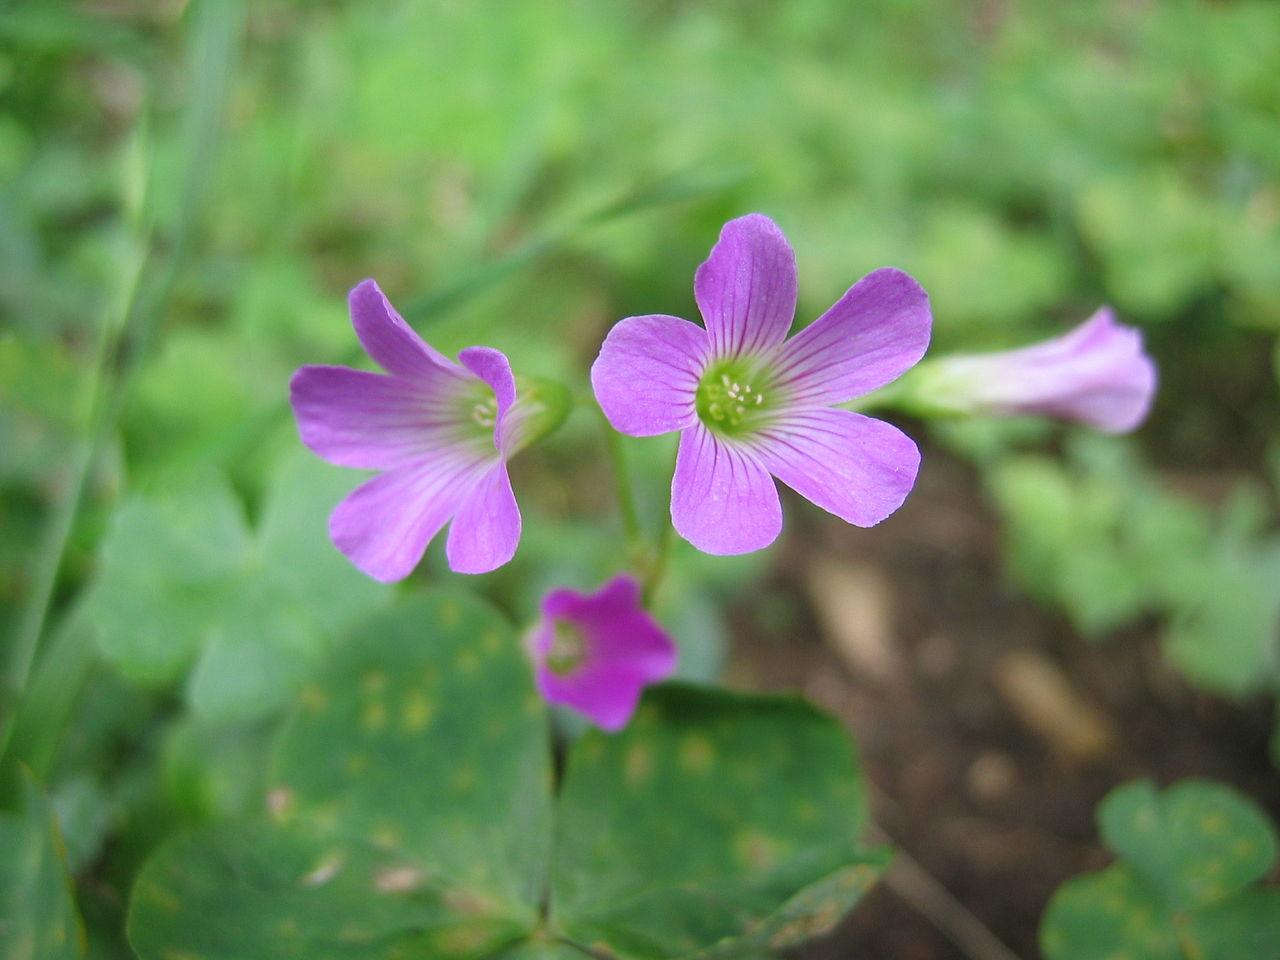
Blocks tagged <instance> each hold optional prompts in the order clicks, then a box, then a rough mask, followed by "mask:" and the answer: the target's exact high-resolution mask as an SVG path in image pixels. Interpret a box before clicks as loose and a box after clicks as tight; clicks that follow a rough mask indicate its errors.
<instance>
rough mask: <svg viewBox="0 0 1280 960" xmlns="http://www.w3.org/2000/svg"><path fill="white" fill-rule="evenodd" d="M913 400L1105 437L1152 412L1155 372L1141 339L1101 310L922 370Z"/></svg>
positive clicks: (936, 407) (937, 407) (930, 406)
mask: <svg viewBox="0 0 1280 960" xmlns="http://www.w3.org/2000/svg"><path fill="white" fill-rule="evenodd" d="M913 377H915V378H918V380H917V382H916V383H915V384H914V390H913V391H910V392H909V395H910V397H911V399H912V400H914V401H918V402H919V403H920V404H921V405H922V406H923V407H924V408H928V409H934V410H940V411H944V412H954V413H993V414H1039V415H1041V416H1045V417H1054V418H1057V419H1060V420H1075V421H1078V422H1080V423H1085V424H1088V425H1089V426H1091V427H1094V428H1095V429H1098V430H1101V431H1103V432H1105V433H1125V432H1127V431H1129V430H1132V429H1134V428H1135V427H1137V426H1138V424H1140V423H1141V422H1142V421H1143V420H1144V419H1146V416H1147V412H1148V411H1149V410H1150V409H1151V401H1152V399H1153V398H1154V396H1155V391H1156V367H1155V364H1154V363H1153V362H1152V360H1151V358H1150V357H1149V356H1147V354H1146V353H1145V352H1144V350H1143V347H1142V334H1141V333H1140V332H1138V331H1137V330H1135V329H1134V328H1133V327H1126V326H1124V325H1123V324H1120V323H1117V322H1116V318H1115V314H1114V313H1113V312H1112V311H1111V308H1110V307H1102V308H1101V309H1100V310H1098V311H1097V312H1096V313H1094V315H1093V316H1092V317H1090V318H1089V319H1088V320H1086V321H1085V322H1084V323H1082V324H1080V326H1078V327H1076V328H1075V329H1074V330H1072V331H1070V332H1069V333H1065V334H1063V335H1062V336H1060V337H1055V338H1054V339H1052V340H1046V341H1045V342H1044V343H1037V344H1034V345H1032V346H1029V347H1022V348H1021V349H1018V350H1007V351H1004V352H1002V353H988V354H973V355H968V356H956V357H946V358H944V359H941V360H938V361H936V362H934V363H930V364H928V365H921V367H920V369H919V370H918V371H917V372H916V374H913Z"/></svg>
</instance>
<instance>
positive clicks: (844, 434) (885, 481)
mask: <svg viewBox="0 0 1280 960" xmlns="http://www.w3.org/2000/svg"><path fill="white" fill-rule="evenodd" d="M755 449H756V452H757V454H758V455H759V457H760V459H761V460H762V461H763V462H764V464H765V466H767V467H768V469H769V472H770V473H772V474H773V475H774V476H775V477H777V478H778V479H779V480H781V481H782V482H783V483H785V484H786V485H787V486H789V487H790V488H791V489H792V490H794V491H796V493H798V494H800V495H801V496H802V497H805V498H806V499H808V500H810V501H812V502H813V503H816V504H817V505H818V506H820V507H822V509H824V510H826V511H828V512H830V513H834V514H835V515H836V516H837V517H840V518H841V519H842V520H846V521H848V522H849V523H852V524H854V525H855V526H859V527H870V526H874V525H875V524H877V523H879V522H880V521H881V520H883V519H884V518H885V517H887V516H889V514H891V513H893V511H895V510H897V509H898V507H900V506H902V502H903V501H904V500H906V498H907V494H909V493H910V492H911V488H912V486H913V485H914V484H915V480H916V472H917V470H918V469H919V467H920V451H919V450H918V449H917V448H916V445H915V443H913V442H912V440H911V438H910V437H908V436H907V435H906V434H904V433H903V432H902V431H901V430H899V429H898V428H897V427H894V426H891V425H890V424H887V423H885V422H883V421H881V420H873V419H872V418H870V417H864V416H863V415H862V414H859V413H852V412H850V411H848V410H834V409H828V408H814V409H810V410H801V411H795V412H793V413H790V414H787V415H786V416H785V417H783V418H782V419H781V420H779V421H778V422H777V423H775V424H771V425H770V426H769V427H768V428H767V429H764V430H762V431H761V433H760V438H759V441H758V443H757V446H756V448H755Z"/></svg>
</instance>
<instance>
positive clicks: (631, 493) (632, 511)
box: [596, 407, 644, 549]
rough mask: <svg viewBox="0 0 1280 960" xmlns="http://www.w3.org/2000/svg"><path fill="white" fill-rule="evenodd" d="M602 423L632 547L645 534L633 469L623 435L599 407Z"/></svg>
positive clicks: (639, 543) (619, 507) (624, 527)
mask: <svg viewBox="0 0 1280 960" xmlns="http://www.w3.org/2000/svg"><path fill="white" fill-rule="evenodd" d="M596 409H597V410H598V411H599V412H600V423H601V425H602V426H603V428H604V439H605V445H606V446H607V447H608V449H609V459H610V460H611V461H612V463H613V482H614V489H615V490H616V491H617V494H618V512H619V513H620V514H621V515H622V529H623V532H624V533H625V534H626V535H627V542H628V543H629V544H630V545H631V547H632V549H635V548H638V547H639V546H641V544H642V542H643V539H644V536H643V534H642V533H641V532H640V511H639V510H638V509H637V507H636V493H635V488H633V487H632V485H631V469H630V466H629V465H628V463H627V451H626V448H625V447H623V445H622V435H621V434H619V433H618V431H617V430H614V429H613V427H612V426H611V425H610V424H609V421H608V420H607V419H606V418H605V415H604V411H603V410H600V408H599V407H596Z"/></svg>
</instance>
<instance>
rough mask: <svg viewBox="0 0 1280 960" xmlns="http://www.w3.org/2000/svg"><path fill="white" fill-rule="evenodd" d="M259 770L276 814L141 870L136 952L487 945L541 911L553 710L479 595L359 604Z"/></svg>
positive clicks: (235, 954)
mask: <svg viewBox="0 0 1280 960" xmlns="http://www.w3.org/2000/svg"><path fill="white" fill-rule="evenodd" d="M270 782H271V784H272V786H271V789H270V792H269V794H268V806H269V811H270V815H269V816H268V817H265V818H263V819H259V820H254V821H250V822H248V823H240V824H230V825H226V824H224V825H220V826H217V827H213V828H209V829H207V830H204V831H201V832H197V833H194V834H187V835H184V836H181V837H178V838H177V839H175V840H174V841H172V842H171V843H170V844H169V845H167V846H166V847H165V848H163V849H162V851H161V852H160V853H159V854H158V855H157V856H156V857H155V858H154V859H153V860H152V861H151V862H150V863H149V864H148V865H147V866H146V867H145V868H144V869H143V871H142V873H141V875H140V877H139V879H138V882H137V884H136V886H135V890H134V897H133V902H132V906H131V911H130V921H129V932H130V939H131V941H132V942H133V944H134V947H135V949H137V951H138V952H139V954H140V955H141V956H142V957H144V958H161V957H169V956H173V955H178V956H192V957H199V958H201V960H243V958H244V957H248V956H252V957H254V958H255V960H275V958H281V960H284V958H289V960H293V958H297V960H303V958H306V960H313V958H316V957H321V956H323V957H334V958H351V960H356V958H361V960H364V958H387V960H392V958H396V957H417V956H421V957H435V956H449V957H471V956H490V955H493V954H494V953H495V952H497V951H498V950H499V948H501V947H503V946H504V945H506V944H510V943H513V942H515V941H518V940H519V939H520V938H521V937H523V936H524V935H526V934H528V933H529V932H531V931H532V930H533V929H534V927H535V926H536V924H537V921H538V908H539V902H540V898H541V892H542V886H543V879H544V877H545V873H546V861H547V857H548V851H549V846H550V835H551V830H550V746H549V744H548V740H547V725H546V718H545V713H544V711H543V708H542V705H541V701H540V700H538V698H537V696H536V694H535V693H534V690H533V685H532V681H531V679H530V674H529V669H528V666H527V663H526V661H525V657H524V653H523V651H522V650H521V648H520V645H519V643H518V642H517V640H516V638H515V637H514V635H513V633H512V631H511V629H510V628H509V627H508V626H507V625H506V624H505V623H504V621H503V620H502V619H501V618H500V617H499V616H498V615H497V614H496V613H495V612H493V611H492V610H490V609H489V608H487V607H486V606H484V605H482V604H480V603H479V602H477V601H472V600H467V599H465V598H463V597H447V596H437V597H430V598H416V599H414V600H411V601H409V602H406V603H404V604H403V605H401V606H399V607H397V608H394V609H392V610H389V611H385V612H383V613H382V614H380V615H378V616H376V617H373V618H371V619H369V620H368V621H366V622H365V623H364V624H363V626H362V627H361V628H359V629H358V630H356V631H355V632H354V633H353V634H352V635H351V636H350V638H349V639H348V640H347V642H346V643H344V644H342V645H341V646H340V647H339V648H338V649H337V651H336V652H335V656H334V658H333V660H332V661H331V663H330V664H329V665H328V666H327V668H326V669H325V670H324V671H323V672H322V674H321V675H320V676H319V677H318V678H317V679H315V680H314V681H313V682H311V683H309V684H308V685H306V686H305V687H304V689H303V690H302V692H301V695H300V703H299V706H298V708H297V710H296V711H295V713H294V714H293V715H292V716H291V718H290V720H289V722H288V724H287V725H286V728H285V730H284V732H283V735H282V738H281V742H280V745H279V748H278V752H277V757H276V760H275V763H274V768H273V771H272V774H271V778H270Z"/></svg>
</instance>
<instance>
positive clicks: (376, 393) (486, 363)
mask: <svg viewBox="0 0 1280 960" xmlns="http://www.w3.org/2000/svg"><path fill="white" fill-rule="evenodd" d="M349 303H350V307H351V322H352V325H353V326H354V327H355V331H356V336H357V337H358V338H359V339H360V343H361V345H363V347H364V349H365V351H366V352H367V353H368V354H369V356H370V357H372V358H373V359H374V360H375V361H376V362H377V363H378V365H379V366H381V367H382V368H383V369H384V370H385V371H386V374H385V375H384V374H379V373H369V372H366V371H363V370H353V369H351V368H349V367H327V366H309V367H303V368H302V369H300V370H299V371H298V372H297V373H296V374H294V376H293V379H292V381H290V384H289V390H290V399H291V401H292V404H293V413H294V416H295V418H296V419H297V422H298V431H299V433H300V434H301V436H302V442H303V443H305V444H306V445H307V446H308V447H310V448H311V450H312V451H313V452H315V453H316V454H317V455H318V456H320V457H322V458H323V459H325V460H328V461H329V462H330V463H334V464H337V465H339V466H343V467H356V468H360V469H365V470H380V471H382V472H381V473H380V474H379V475H378V476H376V477H374V478H373V479H372V480H369V481H367V482H366V483H364V484H362V485H361V486H359V487H357V488H356V489H355V490H354V491H353V492H352V493H351V494H350V495H349V496H348V497H347V498H346V499H345V500H343V501H342V502H341V503H339V504H338V506H337V507H336V508H335V509H334V511H333V513H332V514H331V515H330V517H329V536H330V537H331V538H332V540H333V543H334V545H335V546H336V547H337V548H338V549H339V550H341V551H342V552H343V553H344V554H346V556H347V557H348V558H349V559H350V560H351V562H352V563H354V564H355V565H356V566H357V567H359V568H360V569H361V570H362V571H364V572H365V573H367V574H368V575H369V576H371V577H373V578H375V579H377V580H383V581H394V580H400V579H403V578H404V577H406V576H408V575H409V574H410V573H411V572H412V571H413V568H414V567H415V566H417V564H418V561H420V560H421V559H422V554H423V552H424V551H425V550H426V549H427V544H428V543H429V542H430V541H431V538H432V537H434V536H435V535H436V534H437V533H438V532H439V531H440V530H441V528H443V527H444V525H445V524H446V523H449V522H450V521H451V520H452V525H451V526H450V528H449V539H448V541H447V542H446V553H447V556H448V559H449V566H450V568H451V569H453V570H455V571H456V572H458V573H486V572H488V571H489V570H493V569H495V568H496V567H500V566H502V565H503V564H504V563H506V562H507V561H508V560H510V559H511V557H512V556H513V555H514V554H515V550H516V544H517V543H518V542H519V540H520V510H519V508H518V507H517V506H516V499H515V494H514V493H513V492H512V490H511V480H510V478H509V477H508V476H507V460H508V459H509V458H510V457H511V456H512V455H514V454H515V453H516V452H517V451H518V450H519V449H520V448H521V447H522V446H523V445H524V443H525V439H526V432H525V431H524V430H523V429H522V425H523V424H524V423H525V421H526V420H527V415H528V412H529V411H528V408H527V407H524V406H522V405H521V403H520V402H519V401H518V400H517V398H516V384H515V379H514V377H513V376H512V373H511V365H510V364H509V363H508V362H507V358H506V356H504V355H503V354H502V353H501V352H500V351H498V350H494V349H492V348H490V347H468V348H467V349H466V350H463V351H462V352H461V353H460V354H459V355H458V359H459V360H460V361H461V363H460V364H459V363H454V362H453V361H451V360H449V359H448V358H447V357H445V356H444V355H443V354H441V353H440V352H439V351H437V350H435V349H434V348H432V347H431V346H430V345H428V344H427V343H426V342H425V341H424V340H423V339H422V338H421V337H419V336H418V335H417V333H415V332H414V331H413V329H412V328H411V327H410V326H409V325H408V324H407V323H405V321H404V319H403V318H402V317H401V316H400V314H398V313H397V312H396V310H395V308H394V307H392V306H391V303H390V302H389V301H388V300H387V298H386V297H385V296H384V295H383V293H382V291H381V290H380V289H378V285H377V284H376V283H375V282H374V281H373V280H365V281H363V282H362V283H360V284H358V285H357V286H356V287H355V288H354V289H352V291H351V294H350V297H349Z"/></svg>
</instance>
